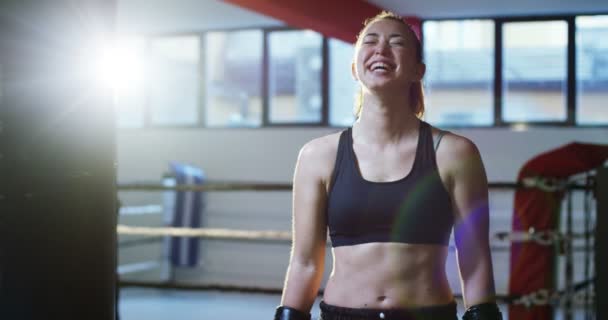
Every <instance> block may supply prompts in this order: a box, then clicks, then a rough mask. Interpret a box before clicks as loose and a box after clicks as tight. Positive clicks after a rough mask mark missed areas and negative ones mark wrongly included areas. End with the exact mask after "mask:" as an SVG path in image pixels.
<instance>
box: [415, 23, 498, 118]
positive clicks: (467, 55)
mask: <svg viewBox="0 0 608 320" xmlns="http://www.w3.org/2000/svg"><path fill="white" fill-rule="evenodd" d="M423 34H424V61H425V63H426V75H425V80H424V83H425V85H426V88H425V91H426V99H425V102H426V111H425V114H426V116H425V119H426V120H427V121H429V122H431V123H433V124H436V125H492V123H493V122H494V93H493V88H494V22H493V21H490V20H459V21H428V22H425V23H424V24H423Z"/></svg>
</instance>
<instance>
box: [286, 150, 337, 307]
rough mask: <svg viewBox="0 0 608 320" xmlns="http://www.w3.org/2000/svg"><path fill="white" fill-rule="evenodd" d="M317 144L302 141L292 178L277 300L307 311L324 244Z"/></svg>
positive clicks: (319, 273) (316, 285)
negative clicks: (289, 236)
mask: <svg viewBox="0 0 608 320" xmlns="http://www.w3.org/2000/svg"><path fill="white" fill-rule="evenodd" d="M320 154H321V152H320V150H319V146H318V145H315V144H314V143H312V142H311V143H308V144H306V145H305V146H304V147H303V148H302V150H301V151H300V154H299V156H298V161H297V164H296V169H295V174H294V182H293V226H292V231H293V245H292V249H291V257H290V262H289V267H288V268H287V275H286V277H285V285H284V288H283V296H282V298H281V304H282V305H284V306H288V307H292V308H295V309H298V310H300V311H304V312H309V310H310V308H311V307H312V304H313V303H314V300H315V297H316V296H317V293H318V290H319V286H320V284H321V279H322V277H323V267H324V264H325V261H324V260H325V244H326V237H327V231H326V225H327V224H326V221H325V208H326V198H327V195H326V191H325V184H324V178H323V174H322V173H321V172H322V169H321V168H322V161H323V159H322V156H320Z"/></svg>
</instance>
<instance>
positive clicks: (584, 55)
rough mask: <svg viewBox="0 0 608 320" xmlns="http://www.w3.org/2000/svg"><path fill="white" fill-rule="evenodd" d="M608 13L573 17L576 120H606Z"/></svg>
mask: <svg viewBox="0 0 608 320" xmlns="http://www.w3.org/2000/svg"><path fill="white" fill-rule="evenodd" d="M607 39H608V16H590V17H577V18H576V81H577V100H578V101H577V112H576V119H577V123H579V124H584V125H598V124H603V125H605V124H608V105H606V101H608V40H607Z"/></svg>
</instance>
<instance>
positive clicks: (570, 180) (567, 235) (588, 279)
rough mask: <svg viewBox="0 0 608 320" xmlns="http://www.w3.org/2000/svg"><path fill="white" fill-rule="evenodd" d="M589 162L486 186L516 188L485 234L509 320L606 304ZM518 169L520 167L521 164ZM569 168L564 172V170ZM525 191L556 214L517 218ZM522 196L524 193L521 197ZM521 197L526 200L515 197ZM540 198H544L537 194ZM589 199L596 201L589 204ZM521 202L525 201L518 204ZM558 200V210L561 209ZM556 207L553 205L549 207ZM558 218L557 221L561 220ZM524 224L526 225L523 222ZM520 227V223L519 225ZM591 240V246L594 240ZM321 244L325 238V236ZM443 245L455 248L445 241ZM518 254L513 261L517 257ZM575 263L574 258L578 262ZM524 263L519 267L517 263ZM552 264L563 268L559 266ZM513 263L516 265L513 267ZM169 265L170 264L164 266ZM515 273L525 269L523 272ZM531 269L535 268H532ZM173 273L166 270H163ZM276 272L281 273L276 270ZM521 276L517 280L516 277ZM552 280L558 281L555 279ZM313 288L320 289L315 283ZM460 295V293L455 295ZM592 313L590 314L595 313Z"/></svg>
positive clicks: (242, 187) (258, 239)
mask: <svg viewBox="0 0 608 320" xmlns="http://www.w3.org/2000/svg"><path fill="white" fill-rule="evenodd" d="M601 163H602V162H599V164H598V163H597V161H596V162H593V163H592V164H593V165H592V166H591V167H589V168H586V170H585V171H583V172H579V174H577V175H574V176H572V177H560V178H559V179H555V178H543V177H539V176H535V177H529V176H526V175H525V174H520V177H519V179H518V180H519V181H518V182H515V183H510V182H496V183H490V184H489V189H490V191H491V192H503V191H507V192H512V191H514V192H516V194H515V201H514V203H515V205H514V210H513V212H514V222H513V226H512V228H511V230H502V231H498V232H494V233H493V234H491V235H490V236H491V239H492V241H493V242H494V243H506V244H507V246H506V247H505V246H497V245H492V246H491V249H492V251H493V252H499V251H502V252H504V251H509V252H510V254H511V268H510V279H509V290H508V291H507V292H498V294H497V302H498V303H499V304H503V305H507V306H508V307H509V318H510V319H552V318H553V316H554V311H555V310H560V311H561V312H562V314H563V318H564V319H573V315H574V310H575V309H577V308H578V309H579V312H580V310H581V309H582V312H583V313H584V315H585V319H601V315H602V314H601V312H602V311H601V310H600V309H601V308H600V306H601V305H603V304H605V303H606V299H607V297H606V296H607V293H606V288H605V287H606V285H605V282H606V279H605V278H603V277H604V276H603V275H602V274H601V272H595V271H593V270H605V268H606V252H607V250H606V248H605V243H606V241H605V240H604V241H603V242H602V241H601V240H600V239H604V238H605V235H602V234H601V232H600V230H606V228H607V227H606V214H608V213H607V212H606V207H607V205H606V200H607V199H606V197H607V195H608V192H607V188H608V187H607V185H608V181H607V179H606V177H607V176H608V174H607V173H606V172H607V171H608V169H607V168H602V167H599V168H597V169H595V167H597V166H598V165H601ZM522 172H523V171H522ZM570 175H571V174H568V176H570ZM291 187H292V186H291V185H290V184H277V183H228V182H206V183H204V184H167V183H133V184H120V185H119V186H118V190H119V191H120V192H134V191H138V192H175V193H179V192H192V193H209V192H230V193H234V192H265V191H279V192H290V191H291ZM530 192H532V193H534V194H535V195H536V196H538V195H540V196H541V198H546V197H547V196H549V195H552V197H553V196H554V197H553V198H552V199H553V202H552V203H553V204H554V205H556V206H554V207H550V208H547V210H548V211H546V212H544V211H543V214H547V212H553V213H556V216H555V219H554V220H552V224H545V225H542V224H538V223H536V224H535V225H534V224H530V225H525V223H523V224H522V221H521V219H520V218H521V217H520V218H517V217H518V215H520V216H521V212H518V210H519V209H520V208H522V206H521V203H524V204H525V205H529V204H530V203H531V202H530V201H532V200H531V199H532V198H533V197H530V194H529V193H530ZM522 195H523V197H524V198H522ZM575 197H578V198H580V199H582V201H583V203H582V205H580V204H579V206H580V207H582V208H583V210H582V212H580V211H579V212H578V213H580V214H582V220H583V224H584V230H582V231H581V230H578V231H575V230H574V225H573V218H574V217H575V211H574V209H573V207H574V206H573V201H574V198H575ZM522 199H525V201H523V202H522ZM543 201H544V200H543ZM594 201H595V203H594ZM525 205H524V207H525ZM562 207H563V210H562ZM556 210H557V211H556ZM560 220H562V221H560ZM524 225H525V226H524ZM524 227H525V228H524ZM117 233H118V234H119V235H125V236H138V237H140V238H138V239H136V240H130V241H121V242H120V243H119V249H120V247H121V246H130V245H137V243H138V241H139V243H145V242H146V239H148V240H152V241H157V242H158V241H165V243H166V241H167V240H166V239H167V238H173V237H184V238H190V239H195V238H196V239H208V240H228V241H236V242H248V243H252V242H254V243H266V244H275V245H282V246H285V247H288V246H289V245H290V243H291V242H290V241H291V234H290V232H289V231H284V230H240V229H228V228H200V227H175V226H170V225H165V226H133V225H124V224H119V225H118V226H117ZM594 244H595V245H594ZM328 247H330V244H329V243H328ZM449 250H450V252H453V251H454V250H455V248H454V247H453V246H450V248H449ZM526 250H527V251H530V252H531V254H533V255H536V256H537V257H542V256H543V255H544V257H545V260H543V261H542V263H539V260H537V261H529V260H528V261H526V260H525V259H524V260H522V259H520V258H517V257H521V254H522V252H524V253H525V252H526ZM581 253H582V256H583V260H584V263H583V265H584V271H583V274H584V279H578V280H576V281H575V277H574V270H573V266H574V264H575V258H574V256H575V254H576V255H580V254H581ZM518 259H519V260H518ZM579 262H580V261H579ZM522 265H523V266H524V267H525V266H529V267H528V268H523V269H521V266H522ZM558 265H559V266H561V269H563V270H562V272H558V269H560V268H558ZM534 266H536V267H540V268H544V269H543V271H542V272H540V273H537V274H536V275H535V276H536V277H538V278H539V279H541V280H542V281H540V284H542V286H538V281H537V282H534V281H530V280H529V277H530V275H529V274H525V272H528V273H529V272H531V270H536V269H534ZM518 268H520V269H518ZM169 269H170V267H169ZM522 272H523V273H524V274H523V275H522ZM534 272H536V271H534ZM171 273H172V272H171V271H169V272H168V274H171ZM277 276H279V277H282V276H283V274H280V275H277ZM522 280H523V281H522ZM531 283H532V284H534V283H536V284H537V285H536V287H530V288H528V289H526V288H525V286H522V284H524V285H525V284H528V285H529V284H531ZM560 283H561V285H560V286H558V284H560ZM119 284H120V286H121V287H147V288H163V289H188V290H222V291H239V292H250V293H271V294H279V293H281V291H282V288H281V287H261V286H251V285H243V286H240V285H234V284H223V283H206V284H202V283H196V282H187V281H177V280H176V279H175V277H174V276H167V277H165V278H164V279H162V280H161V281H137V280H127V279H122V280H120V282H119ZM319 294H322V289H321V290H320V292H319ZM455 297H456V298H457V299H461V298H462V296H461V294H456V295H455ZM594 317H595V318H594Z"/></svg>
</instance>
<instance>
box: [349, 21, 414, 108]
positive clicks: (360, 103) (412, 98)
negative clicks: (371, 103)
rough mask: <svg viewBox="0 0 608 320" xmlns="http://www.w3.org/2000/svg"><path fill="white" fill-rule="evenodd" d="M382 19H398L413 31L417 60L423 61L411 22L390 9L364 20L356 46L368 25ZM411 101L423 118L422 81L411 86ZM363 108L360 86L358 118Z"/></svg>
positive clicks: (356, 98)
mask: <svg viewBox="0 0 608 320" xmlns="http://www.w3.org/2000/svg"><path fill="white" fill-rule="evenodd" d="M380 20H392V21H397V22H399V23H401V24H402V25H404V26H406V27H407V29H408V30H409V31H410V32H411V33H412V36H413V39H414V41H413V42H414V45H415V48H416V54H415V57H416V62H418V63H422V46H421V44H420V40H419V39H418V37H417V36H416V33H415V32H414V30H413V29H412V26H411V25H410V24H408V23H407V22H405V20H404V19H403V18H402V17H401V16H399V15H397V14H395V13H393V12H390V11H382V12H380V13H379V14H377V15H376V16H374V17H371V18H368V19H366V20H365V22H363V29H361V31H359V34H358V35H357V42H356V43H355V48H358V47H359V45H360V41H361V35H362V34H363V31H365V29H366V28H367V26H369V25H370V24H372V23H374V22H376V21H380ZM410 103H411V105H413V106H414V110H413V112H414V114H415V115H416V117H418V118H422V116H423V115H424V88H423V86H422V81H418V82H416V83H413V84H412V85H411V86H410ZM362 108H363V88H361V87H359V90H358V91H357V93H356V94H355V107H354V113H355V116H356V117H357V118H358V117H359V116H361V109H362Z"/></svg>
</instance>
